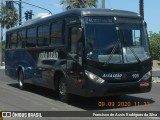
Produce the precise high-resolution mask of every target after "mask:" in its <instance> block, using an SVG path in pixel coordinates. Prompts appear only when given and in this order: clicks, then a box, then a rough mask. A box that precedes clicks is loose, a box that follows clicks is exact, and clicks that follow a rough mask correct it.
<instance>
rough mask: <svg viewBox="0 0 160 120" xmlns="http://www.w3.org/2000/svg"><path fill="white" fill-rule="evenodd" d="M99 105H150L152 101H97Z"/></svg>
mask: <svg viewBox="0 0 160 120" xmlns="http://www.w3.org/2000/svg"><path fill="white" fill-rule="evenodd" d="M97 104H98V106H99V107H106V106H108V107H130V106H140V105H144V106H150V105H151V103H150V102H123V101H122V102H112V101H110V102H98V103H97Z"/></svg>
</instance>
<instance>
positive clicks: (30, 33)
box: [26, 27, 36, 47]
mask: <svg viewBox="0 0 160 120" xmlns="http://www.w3.org/2000/svg"><path fill="white" fill-rule="evenodd" d="M26 46H27V47H36V27H34V28H31V29H28V30H27V43H26Z"/></svg>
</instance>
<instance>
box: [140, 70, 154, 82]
mask: <svg viewBox="0 0 160 120" xmlns="http://www.w3.org/2000/svg"><path fill="white" fill-rule="evenodd" d="M151 75H152V72H151V71H149V72H147V73H146V74H145V75H144V76H143V77H142V79H143V80H148V79H149V77H151Z"/></svg>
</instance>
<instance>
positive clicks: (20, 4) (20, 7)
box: [19, 0, 22, 25]
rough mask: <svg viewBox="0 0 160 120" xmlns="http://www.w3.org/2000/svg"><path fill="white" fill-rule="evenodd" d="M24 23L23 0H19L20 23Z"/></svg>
mask: <svg viewBox="0 0 160 120" xmlns="http://www.w3.org/2000/svg"><path fill="white" fill-rule="evenodd" d="M21 24H22V0H19V25H21Z"/></svg>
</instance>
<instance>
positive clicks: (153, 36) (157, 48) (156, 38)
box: [149, 32, 160, 60]
mask: <svg viewBox="0 0 160 120" xmlns="http://www.w3.org/2000/svg"><path fill="white" fill-rule="evenodd" d="M149 36H150V46H151V52H152V57H153V59H154V60H160V35H159V34H158V33H152V32H150V33H149Z"/></svg>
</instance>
